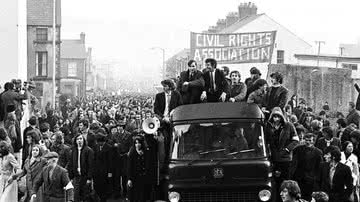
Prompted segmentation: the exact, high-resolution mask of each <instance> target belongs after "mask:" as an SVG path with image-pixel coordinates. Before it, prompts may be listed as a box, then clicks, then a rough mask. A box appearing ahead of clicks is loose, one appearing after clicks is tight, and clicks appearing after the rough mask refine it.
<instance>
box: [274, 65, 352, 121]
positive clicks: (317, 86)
mask: <svg viewBox="0 0 360 202" xmlns="http://www.w3.org/2000/svg"><path fill="white" fill-rule="evenodd" d="M321 70H323V72H321ZM276 71H278V72H281V73H282V74H283V75H284V83H283V85H284V86H285V87H286V88H287V89H288V90H289V100H290V98H291V96H292V95H294V94H297V95H298V98H304V99H305V100H306V101H307V102H308V103H309V104H310V106H311V107H312V108H313V109H314V110H315V111H316V112H319V111H321V110H322V106H323V105H324V103H325V102H326V101H327V102H328V103H329V106H330V110H331V111H340V112H343V113H345V114H347V107H348V102H349V101H356V100H354V97H355V95H354V93H355V91H354V89H353V81H352V79H351V70H349V69H341V68H325V67H320V68H318V67H312V66H299V65H279V64H271V65H269V70H268V75H267V78H268V79H267V80H268V81H269V80H270V79H269V76H270V74H271V73H272V72H276ZM322 78H323V79H322ZM356 95H357V93H356Z"/></svg>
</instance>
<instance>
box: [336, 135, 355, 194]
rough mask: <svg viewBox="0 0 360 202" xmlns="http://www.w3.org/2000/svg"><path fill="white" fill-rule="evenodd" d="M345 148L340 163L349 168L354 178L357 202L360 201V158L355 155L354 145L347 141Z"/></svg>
mask: <svg viewBox="0 0 360 202" xmlns="http://www.w3.org/2000/svg"><path fill="white" fill-rule="evenodd" d="M343 146H344V148H343V151H342V152H341V160H340V162H341V163H343V164H345V165H347V166H349V168H350V170H351V173H352V178H353V185H354V190H353V197H356V199H357V201H358V200H359V189H358V188H359V164H358V157H357V156H356V155H355V154H354V153H353V151H354V145H353V143H352V142H350V141H346V142H344V144H343Z"/></svg>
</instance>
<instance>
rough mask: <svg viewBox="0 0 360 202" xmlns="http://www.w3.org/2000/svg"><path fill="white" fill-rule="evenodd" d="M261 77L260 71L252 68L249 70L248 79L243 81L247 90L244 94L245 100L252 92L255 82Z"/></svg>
mask: <svg viewBox="0 0 360 202" xmlns="http://www.w3.org/2000/svg"><path fill="white" fill-rule="evenodd" d="M260 77H261V73H260V70H259V69H258V68H256V67H252V68H251V69H250V77H249V78H247V79H245V85H246V88H247V92H246V97H245V98H246V99H248V97H249V95H250V94H251V93H252V92H253V91H254V86H253V85H254V83H255V81H257V80H258V79H260Z"/></svg>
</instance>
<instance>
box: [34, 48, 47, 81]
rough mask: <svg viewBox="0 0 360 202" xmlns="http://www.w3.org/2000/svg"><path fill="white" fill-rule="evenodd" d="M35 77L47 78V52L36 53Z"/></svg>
mask: <svg viewBox="0 0 360 202" xmlns="http://www.w3.org/2000/svg"><path fill="white" fill-rule="evenodd" d="M35 57H36V58H35V60H36V61H35V62H36V67H35V68H36V76H47V73H48V71H47V61H48V60H47V52H36V53H35Z"/></svg>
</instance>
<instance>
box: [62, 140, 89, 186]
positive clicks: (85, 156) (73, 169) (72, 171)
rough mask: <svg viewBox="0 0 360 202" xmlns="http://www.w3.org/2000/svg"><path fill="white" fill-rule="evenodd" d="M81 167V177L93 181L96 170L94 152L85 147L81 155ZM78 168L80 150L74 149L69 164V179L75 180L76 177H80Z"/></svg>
mask: <svg viewBox="0 0 360 202" xmlns="http://www.w3.org/2000/svg"><path fill="white" fill-rule="evenodd" d="M80 166H81V177H84V178H86V179H87V180H92V178H93V171H94V170H93V169H94V151H93V150H92V149H91V148H90V147H88V146H86V145H84V146H83V148H82V149H81V154H80ZM77 168H78V149H77V147H72V151H71V159H70V162H69V169H68V171H69V177H70V179H73V178H74V177H76V176H79V173H78V171H77Z"/></svg>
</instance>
